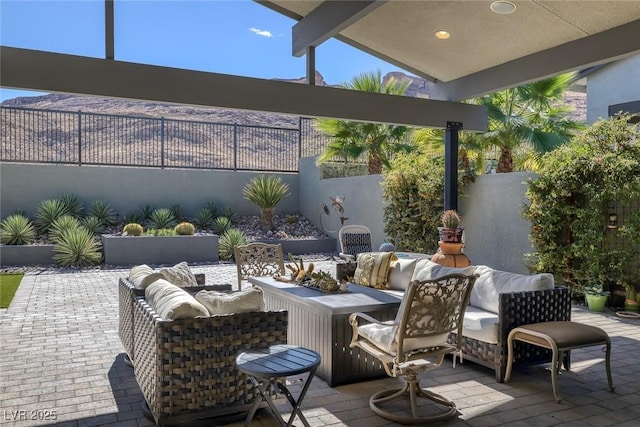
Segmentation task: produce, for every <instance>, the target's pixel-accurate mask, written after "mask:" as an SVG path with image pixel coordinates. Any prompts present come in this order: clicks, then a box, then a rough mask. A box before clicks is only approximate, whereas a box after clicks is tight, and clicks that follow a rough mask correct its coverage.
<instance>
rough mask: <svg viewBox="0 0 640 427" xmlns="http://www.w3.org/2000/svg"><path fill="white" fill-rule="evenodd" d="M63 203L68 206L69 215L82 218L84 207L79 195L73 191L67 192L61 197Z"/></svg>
mask: <svg viewBox="0 0 640 427" xmlns="http://www.w3.org/2000/svg"><path fill="white" fill-rule="evenodd" d="M59 199H60V201H61V202H62V204H63V205H64V206H65V207H66V210H67V212H68V213H69V215H72V216H74V217H76V218H82V216H83V212H84V207H83V206H82V203H81V202H80V199H78V196H76V195H75V194H72V193H66V194H63V195H62V196H60V197H59Z"/></svg>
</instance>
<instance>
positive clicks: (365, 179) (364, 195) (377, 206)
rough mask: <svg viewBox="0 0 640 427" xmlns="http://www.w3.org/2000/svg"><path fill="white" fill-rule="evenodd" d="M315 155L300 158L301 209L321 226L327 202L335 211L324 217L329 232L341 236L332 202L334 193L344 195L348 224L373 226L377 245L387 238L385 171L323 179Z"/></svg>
mask: <svg viewBox="0 0 640 427" xmlns="http://www.w3.org/2000/svg"><path fill="white" fill-rule="evenodd" d="M315 159H316V158H315V157H305V158H302V159H300V183H299V188H300V195H299V199H300V212H301V213H302V214H303V215H304V216H306V217H307V218H308V219H309V220H310V221H311V222H312V223H314V224H315V225H316V226H320V225H321V224H320V221H321V219H320V217H321V214H322V211H323V204H324V203H326V204H327V206H328V207H329V209H330V212H331V214H330V215H329V216H325V217H323V218H322V224H323V225H324V228H325V230H326V232H327V234H329V235H331V236H333V237H338V230H339V229H340V221H339V220H338V214H337V213H336V211H335V210H334V209H333V207H332V206H331V200H330V199H329V197H330V196H341V197H342V198H343V199H344V210H345V211H344V216H345V217H347V218H349V220H348V221H346V222H345V224H360V225H365V226H367V227H369V229H370V230H371V243H372V244H373V248H374V249H377V248H378V247H380V244H382V243H383V242H384V240H385V234H384V225H383V224H384V223H383V205H382V188H381V187H380V181H381V180H382V176H381V175H365V176H354V177H349V178H331V179H320V172H319V170H318V168H317V167H316V165H315Z"/></svg>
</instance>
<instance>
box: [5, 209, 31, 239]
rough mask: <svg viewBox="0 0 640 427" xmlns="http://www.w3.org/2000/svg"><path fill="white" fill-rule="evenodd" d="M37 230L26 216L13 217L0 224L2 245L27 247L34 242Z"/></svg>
mask: <svg viewBox="0 0 640 427" xmlns="http://www.w3.org/2000/svg"><path fill="white" fill-rule="evenodd" d="M35 237H36V230H35V228H34V227H33V224H31V221H29V218H27V217H26V216H24V215H16V214H14V215H11V216H8V217H7V218H5V219H4V221H2V223H0V243H2V244H3V245H27V244H29V243H31V242H33V239H35Z"/></svg>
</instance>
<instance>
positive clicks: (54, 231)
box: [49, 214, 80, 243]
mask: <svg viewBox="0 0 640 427" xmlns="http://www.w3.org/2000/svg"><path fill="white" fill-rule="evenodd" d="M76 228H80V220H79V219H78V218H76V217H74V216H72V215H69V214H67V215H62V216H61V217H60V218H58V219H56V220H55V221H53V224H51V228H50V229H49V239H50V240H51V241H52V242H53V243H57V242H58V241H60V238H61V237H62V235H63V234H64V233H65V232H66V231H68V230H73V229H76Z"/></svg>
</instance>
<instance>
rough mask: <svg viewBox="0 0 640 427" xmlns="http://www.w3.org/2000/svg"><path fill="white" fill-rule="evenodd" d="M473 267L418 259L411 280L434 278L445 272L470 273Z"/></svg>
mask: <svg viewBox="0 0 640 427" xmlns="http://www.w3.org/2000/svg"><path fill="white" fill-rule="evenodd" d="M474 270H475V267H473V266H469V267H464V268H457V267H445V266H443V265H440V264H438V263H435V262H433V261H431V260H429V259H419V260H418V262H417V263H416V267H415V269H414V270H413V276H411V281H414V280H418V281H421V282H422V281H425V280H434V279H437V278H439V277H442V276H446V275H447V274H466V275H471V274H473V273H474Z"/></svg>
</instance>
